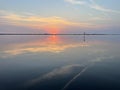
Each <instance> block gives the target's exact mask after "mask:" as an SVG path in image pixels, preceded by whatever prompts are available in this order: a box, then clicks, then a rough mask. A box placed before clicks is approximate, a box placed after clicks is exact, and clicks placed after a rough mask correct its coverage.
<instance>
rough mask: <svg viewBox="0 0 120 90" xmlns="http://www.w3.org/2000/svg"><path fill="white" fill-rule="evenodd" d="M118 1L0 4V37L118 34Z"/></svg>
mask: <svg viewBox="0 0 120 90" xmlns="http://www.w3.org/2000/svg"><path fill="white" fill-rule="evenodd" d="M119 16H120V0H0V33H6V32H7V33H81V32H92V33H120V25H119V23H120V18H119Z"/></svg>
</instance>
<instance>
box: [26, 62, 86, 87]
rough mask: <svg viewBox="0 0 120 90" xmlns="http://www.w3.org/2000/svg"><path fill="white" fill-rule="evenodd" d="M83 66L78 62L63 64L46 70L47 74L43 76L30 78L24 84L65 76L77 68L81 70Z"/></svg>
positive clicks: (33, 83)
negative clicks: (48, 70)
mask: <svg viewBox="0 0 120 90" xmlns="http://www.w3.org/2000/svg"><path fill="white" fill-rule="evenodd" d="M84 67H85V66H84V65H79V64H73V65H67V66H63V67H60V68H55V69H54V70H52V71H50V72H48V73H47V74H44V75H43V76H40V77H38V78H35V79H32V80H30V81H28V82H27V84H26V85H28V86H31V85H35V84H37V83H40V82H42V81H46V80H53V79H55V78H60V77H62V76H63V77H65V76H67V77H68V76H69V75H70V74H72V73H73V72H76V71H77V70H79V71H80V70H82V69H83V68H84Z"/></svg>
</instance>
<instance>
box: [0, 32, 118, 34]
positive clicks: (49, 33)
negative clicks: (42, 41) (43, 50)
mask: <svg viewBox="0 0 120 90" xmlns="http://www.w3.org/2000/svg"><path fill="white" fill-rule="evenodd" d="M0 35H120V34H105V33H85V32H84V33H58V34H51V33H0Z"/></svg>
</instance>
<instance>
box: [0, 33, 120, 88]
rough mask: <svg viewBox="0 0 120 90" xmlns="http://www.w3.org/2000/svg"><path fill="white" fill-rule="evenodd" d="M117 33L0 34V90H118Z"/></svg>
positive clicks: (119, 53) (119, 46)
mask: <svg viewBox="0 0 120 90" xmlns="http://www.w3.org/2000/svg"><path fill="white" fill-rule="evenodd" d="M119 69H120V36H117V35H114V36H112V35H110V36H107V35H103V36H86V40H85V39H84V38H83V36H0V90H120V70H119Z"/></svg>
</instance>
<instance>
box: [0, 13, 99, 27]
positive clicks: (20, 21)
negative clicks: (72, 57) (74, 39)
mask: <svg viewBox="0 0 120 90" xmlns="http://www.w3.org/2000/svg"><path fill="white" fill-rule="evenodd" d="M0 18H2V19H4V20H5V21H7V23H8V24H14V25H19V26H27V27H32V28H39V29H40V28H46V27H51V26H52V27H57V28H64V27H70V26H72V27H80V28H95V27H97V26H95V25H93V24H91V23H86V22H74V21H70V20H67V19H65V18H62V17H57V16H53V17H41V16H35V15H34V16H29V15H28V16H26V15H18V14H13V13H7V14H5V15H3V16H0Z"/></svg>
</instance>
